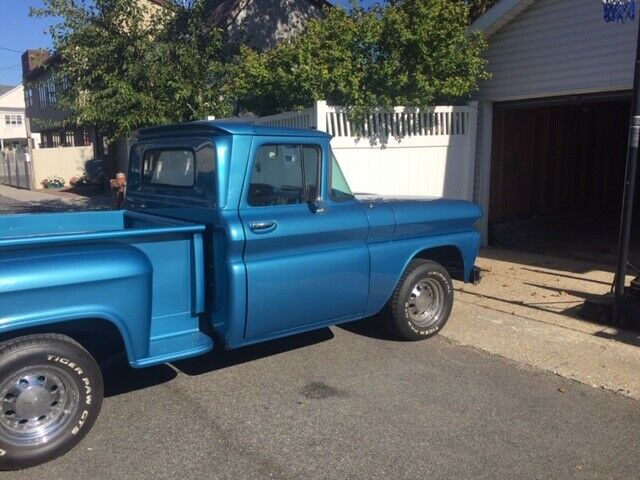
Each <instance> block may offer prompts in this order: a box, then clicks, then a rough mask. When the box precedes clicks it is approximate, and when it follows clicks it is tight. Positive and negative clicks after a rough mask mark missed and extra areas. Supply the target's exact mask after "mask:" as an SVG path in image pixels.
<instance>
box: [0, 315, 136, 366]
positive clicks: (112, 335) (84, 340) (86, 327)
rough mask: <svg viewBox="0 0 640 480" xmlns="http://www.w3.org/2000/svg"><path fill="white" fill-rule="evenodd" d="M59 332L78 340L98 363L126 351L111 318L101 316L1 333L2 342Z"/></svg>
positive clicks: (0, 339) (0, 340)
mask: <svg viewBox="0 0 640 480" xmlns="http://www.w3.org/2000/svg"><path fill="white" fill-rule="evenodd" d="M42 333H58V334H61V335H66V336H67V337H70V338H72V339H73V340H75V341H76V342H78V343H79V344H80V345H82V347H83V348H84V349H85V350H87V351H88V352H89V353H90V354H91V355H92V356H93V357H94V358H95V359H96V361H97V362H98V363H100V362H101V361H104V360H106V359H108V358H110V357H112V356H115V355H118V354H120V353H123V352H124V353H126V352H127V348H126V344H125V340H124V337H123V335H122V332H121V331H120V329H119V328H118V326H117V325H116V324H115V323H113V322H112V321H111V320H107V319H105V318H100V317H91V318H82V319H75V320H62V321H59V322H54V323H48V324H46V325H34V326H26V327H22V328H17V329H15V330H9V331H7V332H2V333H0V342H4V341H6V340H11V339H13V338H17V337H22V336H24V335H33V334H42Z"/></svg>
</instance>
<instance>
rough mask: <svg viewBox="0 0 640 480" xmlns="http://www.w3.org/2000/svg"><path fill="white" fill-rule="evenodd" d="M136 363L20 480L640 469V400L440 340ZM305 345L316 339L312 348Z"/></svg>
mask: <svg viewBox="0 0 640 480" xmlns="http://www.w3.org/2000/svg"><path fill="white" fill-rule="evenodd" d="M348 328H349V330H347V329H343V328H333V329H332V330H328V329H325V330H321V331H319V332H316V333H312V334H306V335H302V336H297V337H293V338H290V339H285V340H283V341H277V342H271V343H269V344H265V345H260V346H255V347H251V348H246V349H242V350H239V351H235V352H227V353H222V354H211V355H209V356H206V357H203V358H199V359H194V360H190V361H187V362H180V363H178V364H176V365H175V366H168V365H165V366H160V367H156V368H152V369H148V370H133V369H129V368H128V367H125V366H121V365H112V366H111V367H110V368H109V369H108V372H107V390H108V394H109V395H110V396H109V397H108V398H107V399H106V401H105V404H104V407H103V411H102V414H101V416H100V418H99V419H98V422H97V424H96V426H95V427H94V429H93V431H92V432H91V433H90V434H89V435H88V437H87V438H86V439H85V440H84V441H83V442H82V443H81V444H80V445H79V446H78V447H77V448H76V449H75V450H73V451H72V452H70V453H69V454H67V455H66V456H65V457H63V458H61V459H58V460H56V461H54V462H52V463H49V464H47V465H44V466H41V467H36V468H33V469H30V470H26V471H22V472H14V473H5V474H2V476H3V478H6V479H18V478H21V479H33V478H45V477H46V478H74V479H94V478H100V479H104V480H107V479H121V478H129V479H147V478H148V479H162V478H180V479H191V478H193V479H196V478H198V479H200V478H229V479H240V478H251V479H261V478H301V479H307V478H339V479H342V478H363V479H364V478H367V479H369V478H379V479H392V478H393V479H400V478H416V479H425V478H430V479H436V478H451V479H460V478H464V479H471V478H486V479H509V480H511V479H514V478H518V479H529V478H539V479H545V480H547V479H568V478H580V479H586V478H615V479H626V478H628V479H637V478H638V474H639V472H640V456H638V455H637V452H638V450H639V447H640V436H639V435H638V432H639V431H640V403H638V402H637V401H635V400H632V399H628V398H623V397H620V396H617V395H615V394H613V393H609V392H606V391H603V390H600V389H595V388H592V387H588V386H585V385H582V384H578V383H575V382H573V381H570V380H565V379H562V378H560V377H558V376H555V375H552V374H548V373H543V372H541V371H538V370H534V369H531V368H528V367H523V366H520V365H519V364H516V363H513V362H510V361H507V360H504V359H502V358H500V357H495V356H491V355H489V354H486V353H482V352H479V351H476V350H473V349H470V348H467V347H461V346H458V345H455V344H451V343H449V342H448V341H447V340H445V339H444V338H442V337H435V338H433V339H432V340H430V341H427V342H422V343H401V342H396V341H392V340H389V339H386V338H384V337H383V336H382V338H379V336H378V334H377V333H376V332H375V331H372V330H370V329H367V328H364V329H363V328H353V327H348ZM303 347H304V348H303Z"/></svg>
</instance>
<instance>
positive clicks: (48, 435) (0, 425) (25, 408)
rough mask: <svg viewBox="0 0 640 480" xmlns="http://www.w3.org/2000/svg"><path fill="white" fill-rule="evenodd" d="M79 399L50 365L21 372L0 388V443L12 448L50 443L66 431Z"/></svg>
mask: <svg viewBox="0 0 640 480" xmlns="http://www.w3.org/2000/svg"><path fill="white" fill-rule="evenodd" d="M79 399H80V392H79V391H78V387H77V385H76V383H75V382H74V381H73V379H72V377H71V374H70V373H69V372H66V371H64V370H61V369H60V368H57V367H54V366H50V365H42V366H38V367H28V368H25V369H23V370H22V371H20V372H18V373H16V374H14V375H12V376H10V377H9V378H7V379H5V380H4V381H3V382H2V384H0V400H1V401H2V412H1V415H0V440H1V441H3V442H6V443H8V444H11V445H15V446H26V445H38V444H41V443H46V442H49V441H51V440H52V439H53V438H55V437H56V436H57V435H58V434H60V432H62V431H64V429H65V428H66V427H67V425H68V423H69V421H70V420H71V418H72V417H73V415H74V413H75V412H76V410H77V408H78V403H79Z"/></svg>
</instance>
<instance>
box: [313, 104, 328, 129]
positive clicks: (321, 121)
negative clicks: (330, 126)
mask: <svg viewBox="0 0 640 480" xmlns="http://www.w3.org/2000/svg"><path fill="white" fill-rule="evenodd" d="M313 110H314V115H315V128H316V130H319V131H321V132H326V131H327V102H326V101H325V100H317V101H316V103H315V105H314V106H313Z"/></svg>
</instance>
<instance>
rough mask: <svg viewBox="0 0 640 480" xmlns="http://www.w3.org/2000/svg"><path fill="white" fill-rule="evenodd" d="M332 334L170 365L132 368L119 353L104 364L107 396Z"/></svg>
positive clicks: (315, 333) (218, 351) (324, 331)
mask: <svg viewBox="0 0 640 480" xmlns="http://www.w3.org/2000/svg"><path fill="white" fill-rule="evenodd" d="M332 338H333V333H332V332H331V330H330V329H329V328H323V329H321V330H315V331H313V332H307V333H302V334H299V335H294V336H291V337H285V338H281V339H278V340H273V341H270V342H265V343H259V344H256V345H251V346H248V347H242V348H239V349H236V350H223V349H222V348H218V349H216V348H214V350H213V351H211V352H209V353H208V354H206V355H201V356H199V357H194V358H190V359H187V360H181V361H178V362H174V363H172V364H170V365H169V364H164V365H157V366H155V367H148V368H142V369H137V368H132V367H131V366H129V364H128V362H127V360H126V358H125V357H124V356H119V357H117V358H114V359H113V360H111V361H109V362H108V363H107V364H106V365H104V366H103V369H102V374H103V376H104V385H105V397H113V396H117V395H122V394H124V393H129V392H132V391H135V390H141V389H144V388H148V387H152V386H155V385H160V384H163V383H166V382H169V381H171V380H173V379H174V378H175V377H176V376H177V375H178V373H177V372H178V371H179V372H182V373H184V374H186V375H189V376H196V375H202V374H205V373H209V372H213V371H216V370H220V369H222V368H227V367H232V366H234V365H237V364H240V363H246V362H251V361H254V360H259V359H261V358H267V357H270V356H271V355H277V354H280V353H284V352H289V351H292V350H297V349H298V348H304V347H307V346H310V345H314V344H317V343H321V342H325V341H327V340H331V339H332ZM216 344H217V345H221V342H220V341H217V342H216Z"/></svg>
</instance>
